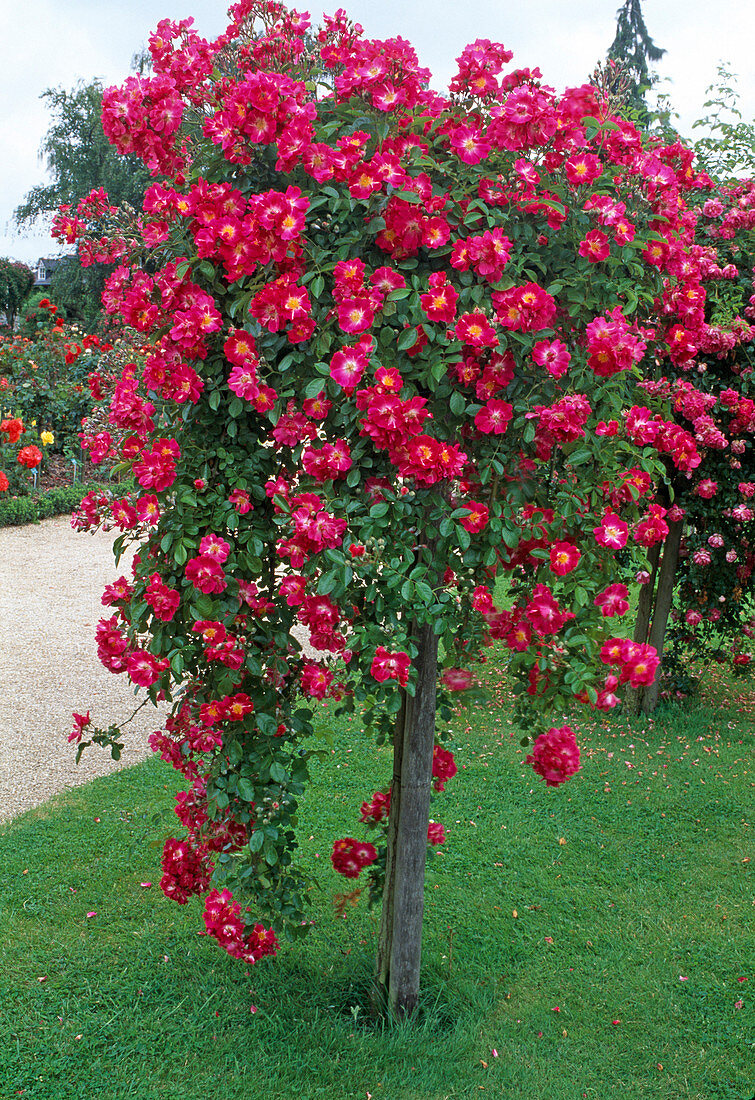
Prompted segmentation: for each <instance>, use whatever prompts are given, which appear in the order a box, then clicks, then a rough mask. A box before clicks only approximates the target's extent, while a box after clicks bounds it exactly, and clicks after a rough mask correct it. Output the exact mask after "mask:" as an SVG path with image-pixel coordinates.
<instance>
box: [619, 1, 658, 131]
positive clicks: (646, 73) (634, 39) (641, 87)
mask: <svg viewBox="0 0 755 1100" xmlns="http://www.w3.org/2000/svg"><path fill="white" fill-rule="evenodd" d="M665 53H666V51H665V50H662V49H660V48H659V47H658V46H656V44H655V42H653V39H652V38H651V37H650V35H649V34H648V29H647V27H646V25H645V19H644V17H643V15H642V2H641V0H624V3H623V4H622V6H621V7H620V8H619V10H618V12H617V13H616V35H615V37H614V40H613V42H612V43H611V45H610V47H609V49H608V60H609V61H614V62H617V63H619V64H620V66H621V69H622V71H623V74H624V76H625V79H626V93H625V95H626V100H625V109H626V110H627V111H628V113H632V114H634V115H636V117H637V119H638V120H639V121H640V122H643V123H644V122H647V120H648V118H649V113H648V109H647V105H646V103H645V93H646V91H647V90H648V89H649V88H651V87H652V85H653V83H654V81H655V77H654V76H653V74H652V73H651V72H650V69H649V67H648V63H649V62H655V61H660V60H661V58H662V57H663V55H664V54H665Z"/></svg>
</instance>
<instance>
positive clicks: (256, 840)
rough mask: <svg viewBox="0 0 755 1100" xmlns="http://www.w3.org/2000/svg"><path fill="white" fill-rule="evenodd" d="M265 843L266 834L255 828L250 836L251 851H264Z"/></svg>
mask: <svg viewBox="0 0 755 1100" xmlns="http://www.w3.org/2000/svg"><path fill="white" fill-rule="evenodd" d="M264 843H265V834H264V833H263V832H262V830H261V829H257V830H255V832H253V833H252V835H251V836H250V837H249V851H250V852H260V851H262V845H263V844H264Z"/></svg>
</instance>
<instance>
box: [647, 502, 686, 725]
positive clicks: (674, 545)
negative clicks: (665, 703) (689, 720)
mask: <svg viewBox="0 0 755 1100" xmlns="http://www.w3.org/2000/svg"><path fill="white" fill-rule="evenodd" d="M681 540H682V520H677V521H676V522H675V523H670V524H669V533H668V535H667V536H666V541H665V542H664V544H663V557H662V558H661V564H660V568H659V570H658V587H657V590H656V593H655V607H654V608H653V621H652V623H651V624H650V632H649V634H648V642H649V643H650V645H652V646H654V647H655V650H656V652H657V654H658V656H659V657H660V658H661V664H659V665H658V668H657V669H656V672H655V679H654V680H653V683H652V684H650V685H649V686H648V687H646V688H645V689H644V690H643V691H642V693H641V698H640V705H641V707H642V710H643V712H644V713H645V714H650V713H651V712H652V711H654V710H655V708H656V707H657V705H658V696H659V693H660V690H661V673H662V669H663V643H664V640H665V637H666V626H667V625H668V617H669V613H670V611H671V603H672V600H673V598H674V581H675V580H676V567H677V565H678V564H679V545H680V543H681Z"/></svg>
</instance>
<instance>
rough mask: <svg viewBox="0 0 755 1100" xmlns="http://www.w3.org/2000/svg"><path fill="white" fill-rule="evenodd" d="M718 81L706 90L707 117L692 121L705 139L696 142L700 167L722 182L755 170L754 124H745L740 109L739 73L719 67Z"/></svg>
mask: <svg viewBox="0 0 755 1100" xmlns="http://www.w3.org/2000/svg"><path fill="white" fill-rule="evenodd" d="M717 74H718V79H717V80H716V81H715V83H713V84H711V85H710V87H709V88H708V89H707V95H708V98H707V99H706V101H705V104H704V107H705V109H706V110H707V112H708V113H707V114H706V115H704V116H703V117H702V118H699V119H698V120H697V121H696V122H693V124H692V129H693V130H704V131H706V136H705V137H701V138H698V140H697V141H696V142H695V152H696V154H697V159H698V164H699V165H700V167H701V168H703V169H704V170H705V171H706V172H708V173H709V174H710V175H711V176H715V177H716V178H717V179H718V180H720V181H721V182H725V181H729V180H731V179H733V178H734V177H736V176H739V177H742V176H752V174H753V171H755V123H753V121H752V120H751V121H750V122H745V121H744V119H743V118H742V112H741V111H740V109H739V90H738V88H737V77H736V74H735V73H733V72H732V71H731V69H730V68H729V67H728V65H724V64H720V65H719V66H718V69H717Z"/></svg>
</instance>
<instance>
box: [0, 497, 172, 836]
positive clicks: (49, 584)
mask: <svg viewBox="0 0 755 1100" xmlns="http://www.w3.org/2000/svg"><path fill="white" fill-rule="evenodd" d="M114 537H115V535H114V534H103V533H101V532H98V533H97V534H95V535H90V534H80V533H77V532H75V531H73V530H72V529H71V524H70V518H69V517H68V516H58V517H56V518H54V519H48V520H44V521H43V522H42V523H41V524H39V525H38V526H35V525H32V526H28V527H5V528H0V691H1V692H2V707H0V821H2V820H5V819H8V818H10V817H13V816H14V815H15V814H18V813H20V812H21V811H23V810H27V809H29V808H30V807H32V806H37V805H39V803H41V802H44V801H45V800H46V799H47V798H49V797H50V795H52V794H55V793H57V792H58V791H60V790H63V789H64V788H65V787H72V786H76V785H77V784H79V783H86V782H88V781H89V780H90V779H94V778H95V777H96V776H99V775H105V774H107V773H109V772H112V771H115V770H117V769H118V768H122V767H126V766H128V765H130V764H135V763H137V762H138V761H139V760H142V759H143V758H144V757H145V756H146V755H148V754H149V748H148V746H147V737H148V736H149V734H150V733H152V731H153V730H155V729H158V728H159V727H160V725H161V721H160V713H159V711H157V710H156V709H155V708H153V707H152V706H150V705H149V704H148V705H147V706H145V707H144V708H143V709H142V710H141V711H140V712H139V714H138V715H137V716H136V718H135V719H134V721H133V722H131V723H129V725H128V726H127V727H126V730H125V731H124V734H125V736H124V740H125V742H126V747H125V749H124V752H123V755H122V757H121V760H120V762H119V763H117V764H116V763H115V762H114V761H113V760H111V758H110V754H109V752H107V751H105V750H103V749H100V748H99V747H98V746H97V745H92V746H91V748H89V749H87V750H86V751H85V752H84V755H83V756H82V758H81V763H80V764H78V765H77V764H76V762H75V759H76V750H75V747H74V746H73V745H69V744H68V734H69V733H70V731H71V727H72V719H71V712H72V711H74V710H76V711H78V712H80V713H82V714H85V713H86V711H87V710H89V711H90V712H91V716H92V721H93V722H94V723H95V725H99V726H100V727H102V728H106V727H107V726H109V725H110V723H111V722H122V721H124V720H125V719H126V718H127V717H128V715H129V714H131V712H132V711H133V710H134V707H135V706H136V704H137V702H139V701H140V699H135V698H134V695H133V689H132V688H130V687H129V685H128V682H127V681H126V678H125V676H114V675H113V674H112V673H111V672H107V671H106V669H104V668H103V667H102V665H101V664H100V662H99V661H98V659H97V653H96V646H95V642H94V628H95V626H96V625H97V622H98V620H99V619H100V618H101V617H102V615H103V614H104V613H105V611H106V610H107V609H105V608H103V607H102V605H101V603H100V596H101V595H102V589H103V587H104V586H105V585H106V584H108V583H110V582H111V581H113V580H114V579H115V578H116V577H117V576H119V575H121V574H123V575H125V576H127V575H128V572H129V568H130V560H129V561H126V560H125V559H122V560H121V564H120V567H119V568H118V569H116V567H115V563H114V560H113V554H112V544H113V540H114Z"/></svg>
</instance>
